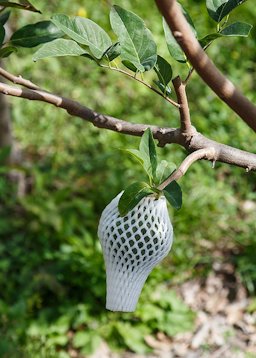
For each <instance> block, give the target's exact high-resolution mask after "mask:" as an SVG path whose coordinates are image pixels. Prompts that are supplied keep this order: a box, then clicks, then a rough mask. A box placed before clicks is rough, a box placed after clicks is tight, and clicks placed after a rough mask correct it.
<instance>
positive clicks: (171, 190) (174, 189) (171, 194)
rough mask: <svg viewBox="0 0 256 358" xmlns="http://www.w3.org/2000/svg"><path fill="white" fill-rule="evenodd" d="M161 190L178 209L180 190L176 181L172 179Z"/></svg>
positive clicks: (180, 203)
mask: <svg viewBox="0 0 256 358" xmlns="http://www.w3.org/2000/svg"><path fill="white" fill-rule="evenodd" d="M163 192H164V196H165V197H166V199H167V200H168V201H169V203H170V204H171V205H172V206H173V207H174V208H175V209H177V210H179V209H180V208H181V206H182V191H181V188H180V186H179V184H178V183H177V182H176V181H172V182H171V183H170V184H169V185H167V186H166V187H165V189H164V190H163Z"/></svg>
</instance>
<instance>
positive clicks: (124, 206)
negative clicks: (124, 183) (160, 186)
mask: <svg viewBox="0 0 256 358" xmlns="http://www.w3.org/2000/svg"><path fill="white" fill-rule="evenodd" d="M152 193H154V192H153V190H152V189H151V188H150V186H149V185H148V184H147V183H144V182H135V183H133V184H131V185H130V186H128V188H126V189H125V191H124V192H123V194H122V196H121V198H120V200H119V203H118V210H119V214H120V216H125V215H127V214H128V212H129V211H130V210H132V209H133V208H134V207H135V206H136V205H137V204H138V203H139V202H140V201H141V199H143V198H144V197H145V196H147V195H150V194H152Z"/></svg>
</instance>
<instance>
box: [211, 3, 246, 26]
mask: <svg viewBox="0 0 256 358" xmlns="http://www.w3.org/2000/svg"><path fill="white" fill-rule="evenodd" d="M245 1H246V0H206V7H207V11H208V13H209V15H210V17H211V18H212V19H213V20H214V21H216V22H220V21H221V20H222V19H223V18H224V17H225V16H227V15H228V14H229V13H230V12H231V11H232V10H234V9H235V8H236V7H237V6H239V5H241V4H243V3H244V2H245Z"/></svg>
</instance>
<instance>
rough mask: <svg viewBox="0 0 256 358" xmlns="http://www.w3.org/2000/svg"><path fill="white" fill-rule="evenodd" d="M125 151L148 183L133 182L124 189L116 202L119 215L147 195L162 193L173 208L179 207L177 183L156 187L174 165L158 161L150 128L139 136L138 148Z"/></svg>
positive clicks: (179, 198) (170, 172) (125, 212)
mask: <svg viewBox="0 0 256 358" xmlns="http://www.w3.org/2000/svg"><path fill="white" fill-rule="evenodd" d="M126 151H127V152H128V153H129V154H131V155H132V156H133V157H134V158H136V159H137V160H138V162H139V163H140V164H141V165H142V167H143V169H144V171H145V173H146V174H147V176H148V180H149V183H146V182H135V183H133V184H131V185H130V186H128V188H126V189H125V191H124V192H123V194H122V196H121V198H120V200H119V204H118V209H119V213H120V215H121V216H125V215H126V214H127V213H128V212H129V211H130V210H132V209H133V208H134V207H135V206H136V205H137V204H138V203H139V202H140V200H141V199H142V198H144V197H145V196H148V195H154V196H156V197H159V196H161V195H164V196H165V197H166V199H167V200H168V202H169V203H170V204H171V205H172V206H173V207H174V208H175V209H180V208H181V205H182V192H181V188H180V186H179V185H178V183H176V182H175V181H172V182H171V183H170V184H168V185H167V186H166V187H165V189H164V190H159V189H158V186H159V185H160V184H161V183H162V182H163V181H164V180H166V179H167V178H168V177H169V176H170V175H171V174H172V173H173V171H174V170H175V169H176V166H175V164H174V163H172V162H169V163H168V162H167V161H166V160H162V161H160V162H159V163H158V159H157V153H156V145H155V142H154V139H153V135H152V132H151V130H150V128H148V129H146V130H145V132H144V134H143V136H142V137H141V141H140V146H139V150H136V149H126Z"/></svg>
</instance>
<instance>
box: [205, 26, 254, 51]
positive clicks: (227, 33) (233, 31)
mask: <svg viewBox="0 0 256 358" xmlns="http://www.w3.org/2000/svg"><path fill="white" fill-rule="evenodd" d="M251 29H252V25H250V24H247V23H245V22H235V23H233V24H231V25H229V26H227V27H225V28H224V29H223V30H222V31H221V32H218V33H215V34H209V35H207V36H205V37H203V38H202V39H201V40H199V42H200V44H201V46H202V47H203V48H204V47H206V46H207V45H209V44H210V43H211V42H212V41H214V40H216V39H218V38H222V37H231V36H240V37H247V36H249V34H250V31H251Z"/></svg>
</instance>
